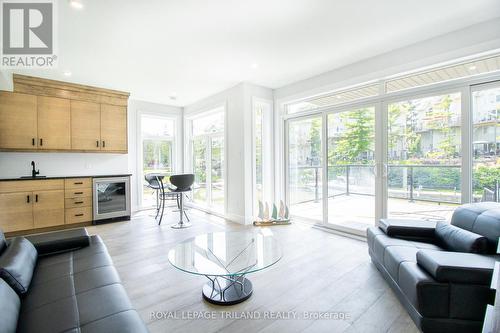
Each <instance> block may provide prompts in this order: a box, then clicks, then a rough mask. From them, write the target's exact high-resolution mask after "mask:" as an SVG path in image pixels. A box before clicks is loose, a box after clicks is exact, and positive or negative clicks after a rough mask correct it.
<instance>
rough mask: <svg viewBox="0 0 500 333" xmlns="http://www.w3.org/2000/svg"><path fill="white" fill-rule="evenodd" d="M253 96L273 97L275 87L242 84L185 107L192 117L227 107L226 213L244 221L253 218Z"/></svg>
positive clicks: (231, 218) (240, 221) (236, 220)
mask: <svg viewBox="0 0 500 333" xmlns="http://www.w3.org/2000/svg"><path fill="white" fill-rule="evenodd" d="M252 96H255V97H260V98H266V99H270V100H272V96H273V94H272V90H271V89H267V88H263V87H259V86H255V85H252V84H249V83H240V84H238V85H236V86H234V87H232V88H230V89H227V90H225V91H223V92H220V93H218V94H215V95H213V96H210V97H208V98H205V99H203V100H201V101H198V102H196V103H194V104H191V105H188V106H186V107H185V108H184V116H185V117H188V116H191V115H194V114H196V113H200V112H204V111H208V110H210V109H213V108H215V107H218V106H220V105H225V107H226V128H225V132H226V143H225V147H226V161H227V162H226V168H227V169H226V179H225V181H226V184H227V187H226V189H227V191H226V193H225V206H226V214H225V215H226V218H228V219H230V220H232V221H235V222H238V223H241V224H245V223H247V224H248V223H250V222H251V220H252V160H251V159H252V146H251V142H252V141H251V140H252V133H251V119H252V118H251V117H252V116H251V115H252ZM185 158H189V157H188V156H185ZM186 171H187V170H186Z"/></svg>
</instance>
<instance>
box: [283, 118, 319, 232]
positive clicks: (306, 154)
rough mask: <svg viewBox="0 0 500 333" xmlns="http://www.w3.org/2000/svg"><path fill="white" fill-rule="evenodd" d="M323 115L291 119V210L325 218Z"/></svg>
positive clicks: (289, 125)
mask: <svg viewBox="0 0 500 333" xmlns="http://www.w3.org/2000/svg"><path fill="white" fill-rule="evenodd" d="M322 123H323V121H322V118H321V116H319V117H318V116H316V117H307V118H298V119H293V120H290V121H289V122H288V198H287V199H288V200H287V201H288V203H289V205H290V213H291V214H292V215H295V216H298V217H301V218H303V219H307V220H313V221H318V222H320V221H322V220H323V202H322V187H323V186H322V173H323V171H322V162H321V161H322V146H323V143H322V132H323V127H322Z"/></svg>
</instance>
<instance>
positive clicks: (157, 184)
mask: <svg viewBox="0 0 500 333" xmlns="http://www.w3.org/2000/svg"><path fill="white" fill-rule="evenodd" d="M163 177H164V176H163V175H160V174H155V173H150V174H147V175H144V179H145V180H146V182H147V183H148V184H147V186H148V187H149V188H150V189H152V190H154V191H155V192H156V216H155V219H156V218H158V213H159V212H160V208H161V205H160V192H161V190H162V188H163V186H162V184H161V183H162V180H163Z"/></svg>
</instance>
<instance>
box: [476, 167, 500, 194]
mask: <svg viewBox="0 0 500 333" xmlns="http://www.w3.org/2000/svg"><path fill="white" fill-rule="evenodd" d="M497 182H500V166H486V165H480V166H478V167H477V168H476V170H474V190H476V191H482V190H483V189H484V188H485V187H486V188H488V189H490V190H493V189H495V186H496V183H497Z"/></svg>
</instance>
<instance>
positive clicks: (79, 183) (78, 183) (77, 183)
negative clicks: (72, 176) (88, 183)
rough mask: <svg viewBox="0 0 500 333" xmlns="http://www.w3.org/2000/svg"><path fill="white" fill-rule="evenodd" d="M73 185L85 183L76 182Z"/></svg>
mask: <svg viewBox="0 0 500 333" xmlns="http://www.w3.org/2000/svg"><path fill="white" fill-rule="evenodd" d="M73 185H83V182H76V183H73Z"/></svg>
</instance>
